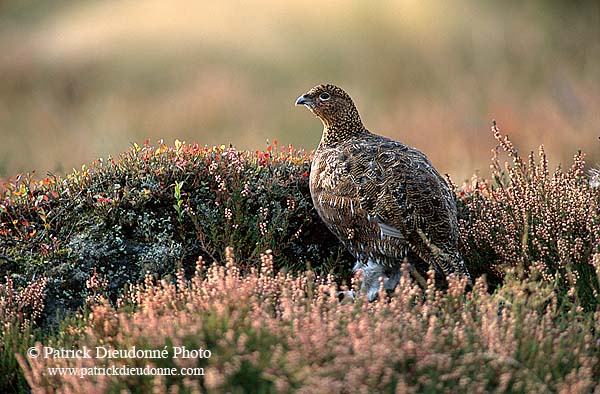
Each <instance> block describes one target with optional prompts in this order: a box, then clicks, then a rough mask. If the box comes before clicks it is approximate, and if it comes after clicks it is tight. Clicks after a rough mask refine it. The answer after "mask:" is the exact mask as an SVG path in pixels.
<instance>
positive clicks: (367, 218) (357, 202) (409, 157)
mask: <svg viewBox="0 0 600 394" xmlns="http://www.w3.org/2000/svg"><path fill="white" fill-rule="evenodd" d="M296 105H305V106H306V107H307V108H308V109H310V110H311V112H312V113H313V114H315V115H316V116H317V117H318V118H319V119H321V121H322V122H323V125H324V129H323V135H322V138H321V142H320V143H319V146H318V148H317V150H316V151H315V155H314V159H313V162H312V165H311V172H310V191H311V196H312V199H313V203H314V205H315V208H316V209H317V212H318V213H319V215H320V216H321V218H322V219H323V221H324V222H325V224H326V225H327V227H328V228H329V229H330V230H331V231H332V232H333V233H334V234H335V235H336V236H337V237H338V238H339V239H340V241H341V242H342V243H343V244H344V245H345V246H346V247H347V248H348V250H349V251H350V253H352V254H353V255H354V257H355V258H356V260H357V261H356V265H355V270H358V269H361V270H362V271H363V277H364V281H363V289H364V291H366V292H367V293H368V297H369V299H371V300H372V299H374V298H376V297H377V293H378V288H379V277H380V276H381V277H383V279H384V285H385V288H386V289H393V288H395V287H396V285H397V284H398V281H399V278H400V265H401V264H402V262H403V261H404V260H405V259H410V256H417V257H416V258H417V259H418V258H420V259H422V260H424V261H425V262H427V263H429V264H430V265H432V266H433V267H434V268H435V269H436V271H438V272H439V273H440V274H443V275H445V276H447V275H449V274H452V273H455V274H458V275H464V276H466V277H467V278H468V279H469V281H470V280H471V279H470V276H469V273H468V271H467V269H466V267H465V264H464V262H463V260H462V257H461V255H460V252H459V250H458V237H459V230H458V223H457V219H456V204H455V202H454V198H453V195H452V192H451V191H450V189H449V188H448V185H447V183H446V181H445V180H444V179H443V178H442V177H441V176H440V174H439V173H438V172H437V171H436V169H435V168H434V167H433V165H432V164H431V162H430V161H429V159H428V158H427V157H426V156H425V155H424V154H423V153H421V152H420V151H419V150H417V149H415V148H412V147H410V146H407V145H404V144H402V143H400V142H398V141H394V140H392V139H389V138H386V137H383V136H380V135H377V134H373V133H371V132H369V131H368V130H367V129H366V128H365V127H364V125H363V123H362V121H361V118H360V115H359V113H358V110H357V109H356V107H355V106H354V103H353V102H352V99H351V98H350V96H349V95H348V94H347V93H346V92H344V91H343V90H342V89H340V88H338V87H337V86H334V85H331V84H326V85H319V86H316V87H314V88H313V89H311V90H310V91H308V92H307V93H306V94H304V95H302V96H301V97H299V98H298V100H297V101H296ZM410 262H411V263H413V264H414V263H415V262H414V261H410Z"/></svg>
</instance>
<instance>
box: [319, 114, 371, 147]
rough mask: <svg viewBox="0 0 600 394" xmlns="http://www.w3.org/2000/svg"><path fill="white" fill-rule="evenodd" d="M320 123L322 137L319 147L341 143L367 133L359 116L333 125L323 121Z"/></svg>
mask: <svg viewBox="0 0 600 394" xmlns="http://www.w3.org/2000/svg"><path fill="white" fill-rule="evenodd" d="M357 115H358V114H357ZM322 122H323V136H322V137H321V145H331V144H335V143H339V142H343V141H346V140H348V139H350V138H352V137H354V136H357V135H360V134H362V133H368V130H367V129H366V128H365V126H364V125H363V123H362V121H361V120H360V117H359V116H356V117H352V118H346V119H341V120H340V119H338V120H336V121H335V122H333V123H328V122H326V121H324V120H322Z"/></svg>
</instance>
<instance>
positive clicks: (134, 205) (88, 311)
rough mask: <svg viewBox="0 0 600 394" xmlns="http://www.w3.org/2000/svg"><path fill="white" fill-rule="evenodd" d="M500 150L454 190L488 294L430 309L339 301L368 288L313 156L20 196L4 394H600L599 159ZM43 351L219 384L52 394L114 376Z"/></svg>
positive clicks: (11, 196) (129, 158) (175, 380)
mask: <svg viewBox="0 0 600 394" xmlns="http://www.w3.org/2000/svg"><path fill="white" fill-rule="evenodd" d="M492 132H493V134H494V137H495V138H496V140H497V141H498V147H496V149H494V157H493V159H492V165H491V169H492V172H491V175H490V177H489V178H484V177H481V176H475V177H473V179H472V180H471V181H470V182H467V183H465V184H461V185H460V186H457V185H454V184H453V187H454V189H455V191H456V198H457V202H458V204H459V211H460V225H461V237H462V239H461V248H462V251H463V255H464V257H465V260H466V262H467V264H468V266H469V269H470V271H471V272H472V273H473V274H474V276H475V277H476V278H477V283H476V285H475V287H474V289H473V290H472V291H470V292H465V291H464V286H465V283H460V282H457V281H454V282H452V281H451V283H450V284H449V288H448V289H447V290H446V291H442V290H440V289H439V288H438V287H436V286H435V284H434V279H433V276H432V275H431V274H430V276H429V284H428V286H427V288H425V289H423V288H421V287H419V286H418V285H416V284H415V283H413V282H412V281H411V279H410V275H407V274H405V275H404V276H403V279H402V282H401V284H400V286H399V287H398V288H397V289H396V291H395V292H393V293H390V294H384V293H382V294H380V297H379V300H378V301H376V302H374V303H368V302H366V300H365V299H364V298H362V297H360V296H359V297H357V298H356V299H355V300H354V301H350V300H348V299H343V298H340V297H339V295H338V292H339V291H340V290H345V289H346V288H345V287H344V286H347V287H350V288H354V289H355V290H356V289H357V288H358V283H359V281H360V277H359V276H358V277H351V274H350V267H351V263H352V261H351V258H350V256H349V255H348V254H346V253H345V251H343V250H342V248H341V247H340V246H339V244H338V242H337V241H336V240H335V238H334V237H333V236H332V235H331V234H330V233H329V232H328V231H327V229H326V228H325V227H324V225H323V224H322V223H321V222H320V220H319V219H318V217H317V215H316V213H315V211H314V209H313V207H312V203H311V200H310V195H309V191H308V177H307V175H308V170H309V163H310V153H309V152H305V151H302V150H296V149H295V148H294V147H293V146H291V145H287V146H280V145H278V144H277V142H276V141H273V144H270V145H268V146H267V148H266V149H265V150H264V151H255V152H248V151H241V150H238V149H235V148H234V147H232V146H229V147H228V146H219V147H207V146H198V145H195V144H186V143H182V142H179V141H176V142H175V144H174V146H168V145H166V144H164V143H162V142H159V143H158V144H157V145H156V146H153V145H151V144H149V143H144V144H142V145H137V144H134V145H133V146H132V147H131V149H130V150H129V151H127V152H126V153H124V154H123V155H121V156H120V157H118V158H110V157H109V158H108V159H105V160H98V161H96V162H94V163H92V164H91V165H90V166H84V167H82V168H81V169H80V170H77V171H73V172H72V173H71V174H69V175H68V176H67V177H65V178H60V177H57V176H52V175H50V176H48V177H46V178H44V179H41V180H36V179H35V177H34V176H18V177H16V178H14V179H11V180H8V182H6V183H5V184H4V185H3V191H2V197H1V200H0V272H1V273H2V277H3V280H2V284H1V285H0V286H1V287H0V311H1V312H2V314H0V316H1V317H0V320H1V322H2V331H1V332H0V341H1V344H2V347H0V351H1V352H2V353H1V354H0V363H1V364H0V368H1V369H2V370H3V371H7V373H5V374H3V376H2V378H1V379H0V388H1V389H2V390H3V391H8V392H11V391H21V392H24V391H27V387H31V389H32V391H33V392H51V390H56V391H58V392H82V391H84V390H87V391H89V392H90V393H93V392H122V390H130V391H131V392H140V393H141V392H151V391H152V390H154V391H155V392H203V391H209V392H244V391H249V392H292V391H294V392H295V391H300V392H307V393H308V392H311V393H312V392H361V391H368V390H371V391H372V390H376V391H382V392H394V391H397V392H423V391H425V392H428V391H429V392H439V391H447V392H465V391H469V392H470V391H474V392H487V391H499V392H590V391H593V390H594V388H595V385H597V382H598V381H599V379H598V377H599V376H600V351H599V350H598V349H600V336H599V334H598V329H599V328H600V327H598V322H599V321H600V311H599V309H598V308H599V306H598V304H599V301H600V296H599V293H598V292H599V291H600V285H599V283H600V251H599V250H598V237H599V235H600V234H599V230H600V228H599V227H598V226H600V224H599V219H600V218H599V215H598V207H597V204H598V197H599V196H598V193H599V192H598V189H597V188H595V187H593V186H595V184H594V182H590V179H588V176H587V175H586V172H585V162H584V155H583V153H577V154H576V155H575V157H574V159H573V162H572V163H571V164H569V165H567V166H565V167H564V168H561V167H559V168H557V169H555V170H553V171H551V170H550V169H549V168H548V158H547V157H546V154H545V153H544V149H543V147H540V150H539V153H538V155H537V157H536V155H534V154H533V153H532V154H530V155H529V156H527V157H526V158H522V156H521V155H519V153H518V152H517V151H516V148H515V147H514V146H513V144H512V142H511V141H510V139H508V137H506V136H505V135H503V134H502V133H501V132H500V130H499V129H498V128H497V127H496V125H494V126H493V127H492ZM503 155H506V157H507V158H508V159H505V158H504V157H505V156H503ZM506 160H508V161H507V162H506V163H505V161H506ZM450 182H452V181H450ZM234 254H235V256H234ZM425 275H427V273H425ZM36 342H38V345H37V346H42V345H43V346H53V347H64V348H72V347H74V346H76V347H82V346H88V347H95V346H101V345H106V346H110V347H113V348H115V349H124V348H130V347H131V346H136V348H140V349H162V348H163V347H165V346H167V347H172V346H185V347H186V348H188V349H198V348H203V349H209V350H210V351H211V353H212V356H211V357H210V358H201V359H196V358H193V359H173V358H168V359H159V360H152V362H153V363H154V364H153V365H155V366H156V367H160V368H168V367H174V366H175V367H177V368H179V367H186V368H204V371H205V375H204V376H203V377H201V378H195V379H192V378H190V377H187V378H183V377H181V376H165V377H152V376H151V377H148V376H130V377H127V378H120V379H117V378H114V377H109V376H87V377H85V378H79V377H78V376H71V377H69V376H62V377H58V376H53V377H51V376H48V374H47V373H45V371H46V368H47V367H56V366H62V367H80V368H81V367H92V366H100V365H99V364H98V360H91V361H93V362H94V363H93V364H92V363H90V360H87V361H86V360H73V359H67V360H65V359H63V360H51V359H43V358H38V359H28V358H26V355H25V352H26V349H27V348H28V347H29V346H32V345H33V344H34V343H36ZM15 353H16V354H17V357H16V358H15V356H14V355H15ZM17 361H18V364H19V365H20V368H19V367H17ZM112 361H115V360H111V362H112ZM142 361H144V363H146V361H145V360H139V359H137V360H136V359H133V360H116V362H117V364H118V363H123V364H125V363H126V364H128V365H138V366H141V365H139V364H140V363H141V362H142ZM48 387H52V388H53V389H48ZM44 390H46V391H44Z"/></svg>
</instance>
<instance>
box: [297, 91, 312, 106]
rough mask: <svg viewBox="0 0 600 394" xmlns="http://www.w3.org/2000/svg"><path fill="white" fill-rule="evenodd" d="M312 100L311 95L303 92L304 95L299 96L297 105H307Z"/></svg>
mask: <svg viewBox="0 0 600 394" xmlns="http://www.w3.org/2000/svg"><path fill="white" fill-rule="evenodd" d="M311 103H312V100H311V99H310V98H309V97H306V95H305V94H303V95H302V96H300V97H298V99H297V100H296V105H297V106H298V105H307V104H311Z"/></svg>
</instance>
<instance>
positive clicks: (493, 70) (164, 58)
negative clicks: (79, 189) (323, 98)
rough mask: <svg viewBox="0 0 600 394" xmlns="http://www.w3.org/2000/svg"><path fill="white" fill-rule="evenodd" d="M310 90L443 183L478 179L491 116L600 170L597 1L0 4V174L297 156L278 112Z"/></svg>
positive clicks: (521, 141) (291, 115)
mask: <svg viewBox="0 0 600 394" xmlns="http://www.w3.org/2000/svg"><path fill="white" fill-rule="evenodd" d="M322 82H333V83H336V84H339V85H340V86H341V87H343V88H344V89H346V90H347V91H348V92H349V93H350V94H351V96H352V97H353V98H354V100H355V102H356V103H357V105H358V108H359V111H360V112H361V114H362V117H363V120H364V122H365V124H366V125H367V127H368V128H369V129H370V130H371V131H374V132H378V133H381V134H384V135H386V136H390V137H393V138H396V139H399V140H401V141H403V142H406V143H408V144H411V145H414V146H417V147H418V148H420V149H421V150H423V151H424V152H425V153H426V154H427V155H428V156H429V157H430V158H431V160H432V161H433V163H434V164H435V165H436V166H437V167H438V169H439V170H440V172H442V173H444V172H448V173H450V174H451V175H452V176H453V178H454V179H455V181H462V180H464V179H466V178H468V177H470V176H471V175H472V174H473V173H474V172H475V171H476V170H479V171H480V173H481V175H484V176H486V175H488V174H489V158H490V157H491V153H490V149H491V148H493V147H494V146H495V143H494V139H493V137H492V135H491V133H490V131H489V126H490V123H491V120H492V119H496V120H497V121H498V123H499V126H500V128H501V130H502V131H503V132H505V133H508V134H509V136H510V137H511V138H512V139H513V142H515V143H516V144H517V147H518V148H519V149H520V151H521V152H522V153H524V154H525V153H527V152H528V151H529V150H532V149H533V150H536V151H537V147H538V145H539V144H544V145H545V146H546V150H547V152H548V153H549V155H550V160H551V163H550V164H551V166H552V167H555V166H556V165H557V164H558V163H561V162H562V163H565V164H568V163H570V161H571V157H572V156H573V154H574V153H575V152H576V151H577V150H578V149H582V150H584V151H585V152H587V154H588V156H587V158H588V163H590V164H593V163H597V162H600V141H599V140H598V136H599V135H600V3H599V2H596V1H565V2H560V1H553V0H547V1H542V0H539V1H529V2H521V1H516V0H515V1H510V0H506V1H486V0H482V1H475V0H471V1H468V0H455V1H443V0H440V1H430V0H404V1H380V2H379V1H378V2H367V1H355V2H350V1H337V0H328V1H323V0H320V1H313V0H302V1H277V0H262V1H233V0H232V1H219V2H205V1H198V0H169V1H167V0H103V1H95V0H77V1H74V0H52V1H50V0H13V1H10V0H9V1H6V0H5V1H2V2H0V177H5V178H7V177H11V176H14V175H15V174H16V173H18V172H29V171H32V170H34V169H35V170H36V172H37V174H38V176H44V174H45V173H46V172H47V171H52V172H54V173H56V174H64V173H66V172H69V171H70V170H71V169H72V168H73V167H77V168H79V167H81V165H82V164H85V163H90V162H91V161H92V160H94V159H96V158H98V157H106V156H108V155H113V156H115V155H118V154H119V153H121V152H123V151H125V150H127V149H128V147H129V145H130V143H131V142H134V141H136V142H142V141H144V140H145V139H150V141H151V142H152V143H156V141H157V140H158V139H160V138H163V139H164V140H165V141H166V142H167V143H170V144H172V143H173V140H174V139H176V138H178V139H180V140H185V141H187V142H198V143H199V144H201V145H204V144H208V145H214V144H219V145H220V144H228V143H230V142H231V143H233V144H234V145H235V146H237V147H238V148H240V149H251V150H255V149H263V148H264V147H265V146H266V140H267V139H269V140H271V141H272V140H273V139H277V140H278V142H279V144H280V145H284V144H288V143H292V144H294V146H296V147H300V148H305V149H307V150H310V149H313V148H315V147H316V145H317V144H318V141H319V138H320V135H321V128H322V127H321V124H320V122H318V121H317V120H316V119H315V118H313V116H312V115H311V114H310V113H309V112H308V111H307V110H306V109H304V108H295V107H294V101H295V99H296V98H297V97H298V96H299V95H300V94H302V93H304V92H305V91H306V90H308V89H309V88H311V87H312V86H314V85H316V84H318V83H322Z"/></svg>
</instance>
